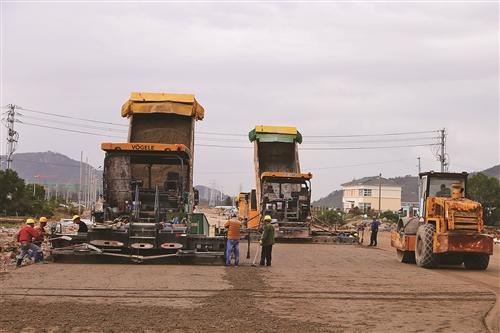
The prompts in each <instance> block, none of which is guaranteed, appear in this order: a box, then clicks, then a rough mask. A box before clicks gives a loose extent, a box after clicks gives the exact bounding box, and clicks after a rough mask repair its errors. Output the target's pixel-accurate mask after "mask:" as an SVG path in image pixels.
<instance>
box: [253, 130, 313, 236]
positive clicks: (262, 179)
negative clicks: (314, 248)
mask: <svg viewBox="0 0 500 333" xmlns="http://www.w3.org/2000/svg"><path fill="white" fill-rule="evenodd" d="M248 136H249V139H250V142H253V143H254V166H255V178H256V179H255V180H256V184H255V186H256V187H255V193H256V194H255V197H256V201H255V203H256V206H255V207H256V210H257V212H258V214H260V219H262V218H263V217H264V215H270V216H271V217H272V219H273V224H274V226H275V229H276V238H277V239H301V240H310V239H311V220H312V218H311V178H312V174H310V173H301V172H300V163H299V153H298V145H299V144H300V143H301V142H302V135H301V134H300V133H299V131H297V128H295V127H286V126H256V127H255V129H253V130H252V131H250V133H249V135H248ZM252 208H253V207H252ZM250 211H251V210H250ZM260 219H259V220H260ZM252 225H253V224H252Z"/></svg>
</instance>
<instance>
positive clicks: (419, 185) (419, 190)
mask: <svg viewBox="0 0 500 333" xmlns="http://www.w3.org/2000/svg"><path fill="white" fill-rule="evenodd" d="M417 160H418V175H417V184H418V200H419V201H420V195H421V194H422V193H421V191H422V187H421V184H420V172H422V171H421V170H422V169H421V165H420V156H419V157H417Z"/></svg>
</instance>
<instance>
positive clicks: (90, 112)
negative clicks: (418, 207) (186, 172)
mask: <svg viewBox="0 0 500 333" xmlns="http://www.w3.org/2000/svg"><path fill="white" fill-rule="evenodd" d="M1 28H2V35H1V37H2V45H1V50H2V59H1V64H2V74H1V83H2V86H1V105H2V106H4V105H6V104H8V103H13V104H16V105H19V106H22V107H24V108H29V109H33V110H38V111H43V112H51V113H57V114H62V115H69V116H73V117H81V118H90V119H96V120H100V121H109V122H115V123H123V124H126V120H125V119H122V118H121V117H120V107H121V105H122V103H123V102H124V101H125V100H126V99H127V98H128V96H129V93H130V92H131V91H155V92H179V93H194V94H195V95H196V98H197V99H198V100H199V102H200V103H201V104H202V105H203V106H204V107H205V111H206V117H205V120H203V121H201V122H198V123H197V130H198V131H205V132H222V133H234V134H243V135H245V134H246V133H247V132H248V131H249V130H250V129H251V128H252V127H254V126H255V125H256V124H274V125H291V126H297V127H298V129H299V131H301V132H302V133H303V135H304V143H303V144H302V145H301V147H302V148H304V149H305V148H313V147H366V146H383V145H385V146H387V145H408V144H416V143H428V142H434V141H435V140H434V139H422V140H412V141H396V140H395V139H397V140H401V139H402V138H407V137H406V136H403V137H399V136H386V137H357V138H343V139H342V138H315V137H313V136H314V135H350V134H374V133H375V134H377V133H394V132H408V131H427V130H438V129H440V128H443V127H445V128H446V129H447V131H448V133H449V135H448V142H447V143H448V153H449V156H450V163H451V166H450V169H452V170H459V171H462V170H468V171H475V170H482V169H485V168H488V167H491V166H493V165H495V164H498V163H499V5H498V3H479V2H475V3H472V2H471V3H443V2H440V3H426V4H417V3H401V2H400V3H352V4H347V3H328V4H325V3H321V4H320V3H316V4H307V3H276V2H275V3H272V4H263V3H245V4H238V3H225V4H222V3H203V4H193V3H191V4H189V3H185V4H181V3H176V4H167V3H146V4H130V3H121V4H113V3H107V4H98V3H78V4H77V3H69V2H67V3H60V4H56V3H42V4H33V3H24V4H19V3H18V4H16V3H2V17H1ZM2 111H5V110H2ZM24 114H25V115H27V116H36V117H39V118H41V119H33V118H31V119H28V118H25V119H23V118H19V119H20V120H23V121H25V122H31V123H35V124H44V125H50V124H51V123H50V121H46V120H43V119H44V118H46V119H48V117H46V116H43V115H39V114H38V115H37V114H34V113H29V112H25V113H24ZM51 119H57V118H51ZM57 120H58V121H68V120H64V119H57ZM69 121H70V122H76V121H74V120H69ZM82 124H85V125H86V126H100V127H110V126H107V125H102V124H92V123H88V122H85V123H83V122H82ZM51 126H55V127H65V128H68V129H78V128H77V127H75V126H69V125H66V124H61V123H52V125H51ZM16 127H17V130H18V131H19V133H20V140H19V146H18V152H33V151H47V150H52V151H56V152H60V153H63V154H66V155H68V156H69V157H71V158H74V159H79V157H80V151H81V150H83V151H84V154H85V156H88V158H89V162H90V163H91V164H93V165H94V166H100V165H102V160H103V153H102V152H101V151H100V142H102V141H120V140H119V139H117V138H106V137H98V136H90V135H84V134H77V133H66V132H62V131H57V130H49V129H43V128H39V127H34V126H28V125H22V124H16ZM115 128H117V127H116V126H115ZM118 128H119V127H118ZM80 130H83V131H89V132H99V133H103V131H102V130H100V129H91V128H88V127H85V128H84V127H82V128H80ZM107 133H108V134H113V135H120V134H119V133H114V132H107ZM429 136H431V137H432V136H434V135H433V134H422V135H414V136H412V137H413V138H414V137H429ZM216 138H219V139H216ZM0 139H1V146H2V148H1V152H2V153H3V152H5V142H6V141H5V129H3V128H2V133H1V138H0ZM370 140H379V141H373V142H366V141H370ZM318 141H327V143H326V144H320V143H319V142H318ZM339 141H344V142H343V143H339ZM352 141H362V142H352ZM197 143H202V144H215V145H225V146H227V145H233V146H248V147H250V148H251V145H250V143H248V141H247V139H246V138H245V137H243V136H242V137H238V136H224V137H217V136H214V135H198V136H197ZM418 156H420V157H421V158H422V168H423V169H424V170H430V169H434V170H438V169H439V163H438V162H437V161H436V158H435V156H434V154H433V151H432V149H431V148H429V147H407V148H392V149H377V150H324V151H316V150H301V151H300V159H301V166H302V171H311V172H313V174H314V179H313V197H314V198H319V197H322V196H324V195H326V194H328V193H329V192H331V191H332V190H333V189H336V188H339V186H340V184H341V183H343V182H347V181H350V180H352V179H353V178H358V177H362V176H368V175H375V174H378V173H379V172H381V173H382V174H383V175H384V176H386V177H390V176H403V175H407V174H416V173H417V167H416V165H417V157H418ZM211 181H214V182H216V183H217V184H218V185H219V186H223V188H224V191H225V192H228V193H231V194H236V193H237V192H238V191H239V190H240V189H242V190H249V189H250V188H253V187H254V186H255V178H254V177H253V153H252V149H244V148H241V149H227V148H215V147H197V148H196V157H195V184H206V185H208V184H209V183H210V182H211Z"/></svg>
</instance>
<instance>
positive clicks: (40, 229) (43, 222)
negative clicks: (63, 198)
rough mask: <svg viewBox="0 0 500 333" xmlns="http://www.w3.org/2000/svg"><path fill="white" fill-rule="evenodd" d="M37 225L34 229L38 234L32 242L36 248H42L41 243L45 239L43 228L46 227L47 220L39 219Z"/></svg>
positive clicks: (44, 218)
mask: <svg viewBox="0 0 500 333" xmlns="http://www.w3.org/2000/svg"><path fill="white" fill-rule="evenodd" d="M38 222H39V225H38V226H36V227H35V229H36V231H37V232H38V236H37V237H36V239H35V240H34V243H35V245H36V246H42V243H43V241H44V239H45V227H46V226H47V218H46V217H45V216H42V217H40V219H39V220H38Z"/></svg>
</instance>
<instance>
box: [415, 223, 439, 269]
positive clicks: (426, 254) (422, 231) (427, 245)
mask: <svg viewBox="0 0 500 333" xmlns="http://www.w3.org/2000/svg"><path fill="white" fill-rule="evenodd" d="M435 232H436V228H435V227H434V225H432V224H429V223H426V224H424V225H421V226H419V227H418V230H417V240H416V246H415V247H416V249H415V261H416V263H417V266H420V267H424V268H435V267H437V266H438V265H439V257H438V255H437V254H436V253H434V252H433V251H432V243H433V239H434V233H435Z"/></svg>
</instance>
